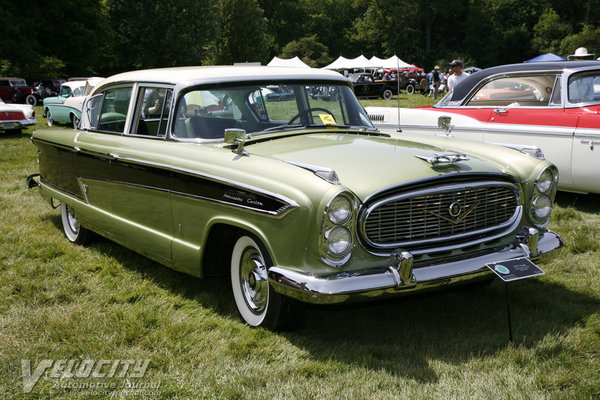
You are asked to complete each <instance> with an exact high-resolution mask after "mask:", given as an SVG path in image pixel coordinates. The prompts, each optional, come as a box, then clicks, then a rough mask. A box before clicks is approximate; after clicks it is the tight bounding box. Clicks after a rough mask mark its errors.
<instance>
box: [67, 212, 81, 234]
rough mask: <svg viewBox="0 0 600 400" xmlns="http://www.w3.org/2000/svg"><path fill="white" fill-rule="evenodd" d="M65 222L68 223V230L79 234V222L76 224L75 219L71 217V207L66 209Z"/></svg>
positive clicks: (73, 216)
mask: <svg viewBox="0 0 600 400" xmlns="http://www.w3.org/2000/svg"><path fill="white" fill-rule="evenodd" d="M67 221H68V222H69V229H71V231H73V233H78V232H79V222H77V218H75V215H73V210H72V209H71V207H67Z"/></svg>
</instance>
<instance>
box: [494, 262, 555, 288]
mask: <svg viewBox="0 0 600 400" xmlns="http://www.w3.org/2000/svg"><path fill="white" fill-rule="evenodd" d="M487 267H488V268H489V269H491V270H492V271H494V273H495V274H496V275H498V277H499V278H500V279H502V280H503V281H504V282H512V281H516V280H519V279H525V278H531V277H534V276H540V275H544V273H545V272H544V271H542V270H541V269H540V268H539V267H538V266H537V265H535V264H534V263H532V262H531V261H529V260H528V259H527V258H516V259H514V260H507V261H502V262H498V263H492V264H487Z"/></svg>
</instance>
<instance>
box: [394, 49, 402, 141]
mask: <svg viewBox="0 0 600 400" xmlns="http://www.w3.org/2000/svg"><path fill="white" fill-rule="evenodd" d="M394 57H396V83H397V84H398V88H397V90H398V95H397V96H396V97H397V98H398V107H396V109H397V110H398V128H397V129H396V132H402V128H401V127H400V61H398V60H399V58H398V56H397V55H396V54H394Z"/></svg>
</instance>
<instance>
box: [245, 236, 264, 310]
mask: <svg viewBox="0 0 600 400" xmlns="http://www.w3.org/2000/svg"><path fill="white" fill-rule="evenodd" d="M240 286H241V288H242V293H243V295H244V300H245V301H246V304H247V305H248V308H249V309H250V310H251V311H252V312H253V313H254V314H260V313H261V312H263V311H264V309H265V307H266V306H267V301H268V300H269V282H268V280H267V267H266V266H265V263H264V261H263V260H262V257H261V256H260V253H259V252H258V251H257V250H256V249H254V248H247V249H246V250H244V254H243V255H242V259H241V260H240Z"/></svg>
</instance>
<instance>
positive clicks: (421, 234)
mask: <svg viewBox="0 0 600 400" xmlns="http://www.w3.org/2000/svg"><path fill="white" fill-rule="evenodd" d="M518 211H519V195H518V191H517V189H516V188H515V187H514V186H513V185H511V184H508V183H504V182H493V183H490V182H486V183H485V184H481V183H471V184H465V185H460V186H453V187H451V188H449V187H442V188H435V189H430V190H421V191H418V192H413V193H410V194H405V195H401V196H393V197H390V198H388V199H384V200H382V201H379V202H377V203H375V204H374V205H372V206H371V207H369V208H368V209H367V211H366V214H365V217H364V219H363V223H362V234H363V236H364V237H365V238H366V240H367V242H368V243H369V244H370V245H371V246H375V247H382V248H389V247H396V246H400V245H408V244H422V243H432V242H444V241H452V242H456V241H460V240H461V238H471V237H473V236H474V235H480V234H485V233H487V232H493V231H497V230H500V229H502V228H506V227H507V226H510V225H511V224H512V223H513V222H514V221H515V219H516V218H517V217H518V215H519V214H520V213H519V212H518Z"/></svg>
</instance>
